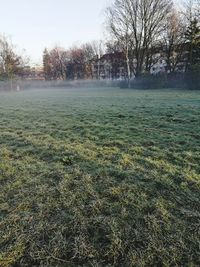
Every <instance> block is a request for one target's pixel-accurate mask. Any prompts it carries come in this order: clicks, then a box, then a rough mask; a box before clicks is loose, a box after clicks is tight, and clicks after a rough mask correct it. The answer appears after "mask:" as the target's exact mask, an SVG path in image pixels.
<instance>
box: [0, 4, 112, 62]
mask: <svg viewBox="0 0 200 267" xmlns="http://www.w3.org/2000/svg"><path fill="white" fill-rule="evenodd" d="M111 2H112V0H0V34H5V35H6V36H8V37H11V39H12V42H13V43H14V44H16V45H17V46H18V47H19V48H20V49H26V54H27V55H28V56H30V58H31V61H32V62H33V63H41V58H42V52H43V50H44V48H45V47H47V48H52V47H53V46H54V45H60V46H62V47H65V48H67V47H70V46H71V45H74V44H77V45H78V44H79V43H83V42H87V41H92V40H99V39H102V38H104V37H103V31H104V29H103V22H104V14H103V10H104V9H105V7H106V6H108V5H109V4H110V3H111Z"/></svg>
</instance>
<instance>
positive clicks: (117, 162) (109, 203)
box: [0, 88, 200, 267]
mask: <svg viewBox="0 0 200 267" xmlns="http://www.w3.org/2000/svg"><path fill="white" fill-rule="evenodd" d="M0 266H1V267H8V266H13V267H25V266H28V267H29V266H30V267H31V266H35V267H36V266H48V267H61V266H62V267H63V266H66V267H68V266H70V267H71V266H88V267H89V266H91V267H92V266H95V267H104V266H119V267H128V266H135V267H144V266H148V267H154V266H158V267H162V266H163V267H164V266H165V267H166V266H178V267H179V266H188V267H194V266H200V91H199V92H197V91H175V90H173V91H172V90H171V91H170V90H163V91H158V90H157V91H156V90H154V91H153V90H152V91H137V90H120V89H112V88H109V89H106V88H104V89H84V88H83V89H73V90H70V89H66V90H64V89H57V90H56V89H54V90H53V89H51V90H41V91H39V90H29V91H24V92H18V93H1V94H0Z"/></svg>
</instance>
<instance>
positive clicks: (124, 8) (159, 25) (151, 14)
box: [107, 0, 172, 77]
mask: <svg viewBox="0 0 200 267" xmlns="http://www.w3.org/2000/svg"><path fill="white" fill-rule="evenodd" d="M171 8H172V2H171V0H115V2H114V4H113V5H112V6H111V7H109V8H108V10H107V14H108V15H107V17H108V22H109V23H108V26H109V30H110V32H112V33H113V34H114V35H115V36H116V38H117V39H118V40H121V41H122V43H123V44H124V47H125V48H126V55H128V54H129V53H128V52H129V51H128V50H129V47H130V45H131V49H132V51H133V54H134V58H135V62H134V70H135V76H136V77H138V76H140V75H141V73H142V72H143V70H144V62H145V58H146V56H147V52H148V51H149V50H150V49H151V48H152V46H153V45H155V44H156V42H157V41H158V40H159V38H160V37H161V35H162V33H163V29H164V26H165V24H166V19H167V15H168V14H169V12H170V11H171ZM128 61H129V58H128V56H127V68H128V65H129V64H128ZM129 66H130V65H129Z"/></svg>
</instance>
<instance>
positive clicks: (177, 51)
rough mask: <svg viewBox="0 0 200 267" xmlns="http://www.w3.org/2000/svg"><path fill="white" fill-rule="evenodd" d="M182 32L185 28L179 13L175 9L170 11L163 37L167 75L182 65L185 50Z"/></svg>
mask: <svg viewBox="0 0 200 267" xmlns="http://www.w3.org/2000/svg"><path fill="white" fill-rule="evenodd" d="M184 31H185V27H184V24H183V22H182V19H181V15H180V13H179V12H178V11H177V10H176V9H172V11H171V13H170V14H169V16H168V20H167V23H166V27H165V31H164V35H163V40H164V42H163V45H164V50H165V52H166V62H167V71H168V72H169V73H172V72H175V71H176V70H177V68H178V65H179V64H181V63H183V55H184V49H185V43H184Z"/></svg>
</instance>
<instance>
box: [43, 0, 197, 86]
mask: <svg viewBox="0 0 200 267" xmlns="http://www.w3.org/2000/svg"><path fill="white" fill-rule="evenodd" d="M106 28H107V32H108V36H109V41H108V40H107V41H104V48H103V49H102V44H101V45H99V44H98V43H88V44H85V45H82V46H80V47H73V48H71V49H68V50H65V49H63V48H59V47H55V48H53V49H51V50H47V49H45V51H44V54H43V66H44V73H45V79H46V80H52V79H62V80H68V79H70V80H74V79H100V78H101V77H111V78H113V79H114V78H116V77H118V76H119V75H118V76H116V77H115V76H113V75H107V76H106V75H104V76H101V75H100V72H101V68H102V66H101V65H102V64H104V68H108V66H106V60H105V57H104V58H103V59H104V60H101V57H102V55H103V53H107V54H108V53H109V54H116V55H119V53H123V57H121V59H120V60H121V61H123V62H120V60H116V59H115V60H114V63H115V64H116V62H117V64H118V65H120V66H123V67H124V69H125V72H124V73H125V74H124V76H123V77H124V80H125V85H126V86H128V87H131V86H133V85H134V84H136V86H138V85H139V84H140V82H142V81H143V82H144V81H146V82H147V84H149V82H150V81H152V83H153V84H154V82H155V81H156V82H159V79H160V81H162V82H163V77H160V76H164V77H165V79H169V80H170V79H171V78H173V77H179V78H180V77H181V79H182V80H184V82H185V83H186V84H187V85H188V86H189V87H194V82H193V81H194V79H195V81H196V83H195V87H198V88H199V87H200V81H199V80H200V78H199V77H200V1H199V0H193V1H192V0H189V1H188V2H187V3H186V4H185V6H184V7H183V8H179V9H178V7H177V6H176V5H175V4H174V3H173V2H172V1H171V0H148V1H147V0H115V1H114V3H113V4H112V5H111V6H110V7H108V8H107V10H106ZM100 47H101V49H100ZM161 59H163V60H164V62H165V64H164V71H158V72H155V71H154V67H153V66H155V64H156V62H159V60H161ZM114 63H113V62H112V65H111V68H112V70H113V68H114ZM107 65H108V64H107ZM112 70H111V71H112ZM108 71H109V70H108ZM172 85H173V84H172Z"/></svg>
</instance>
